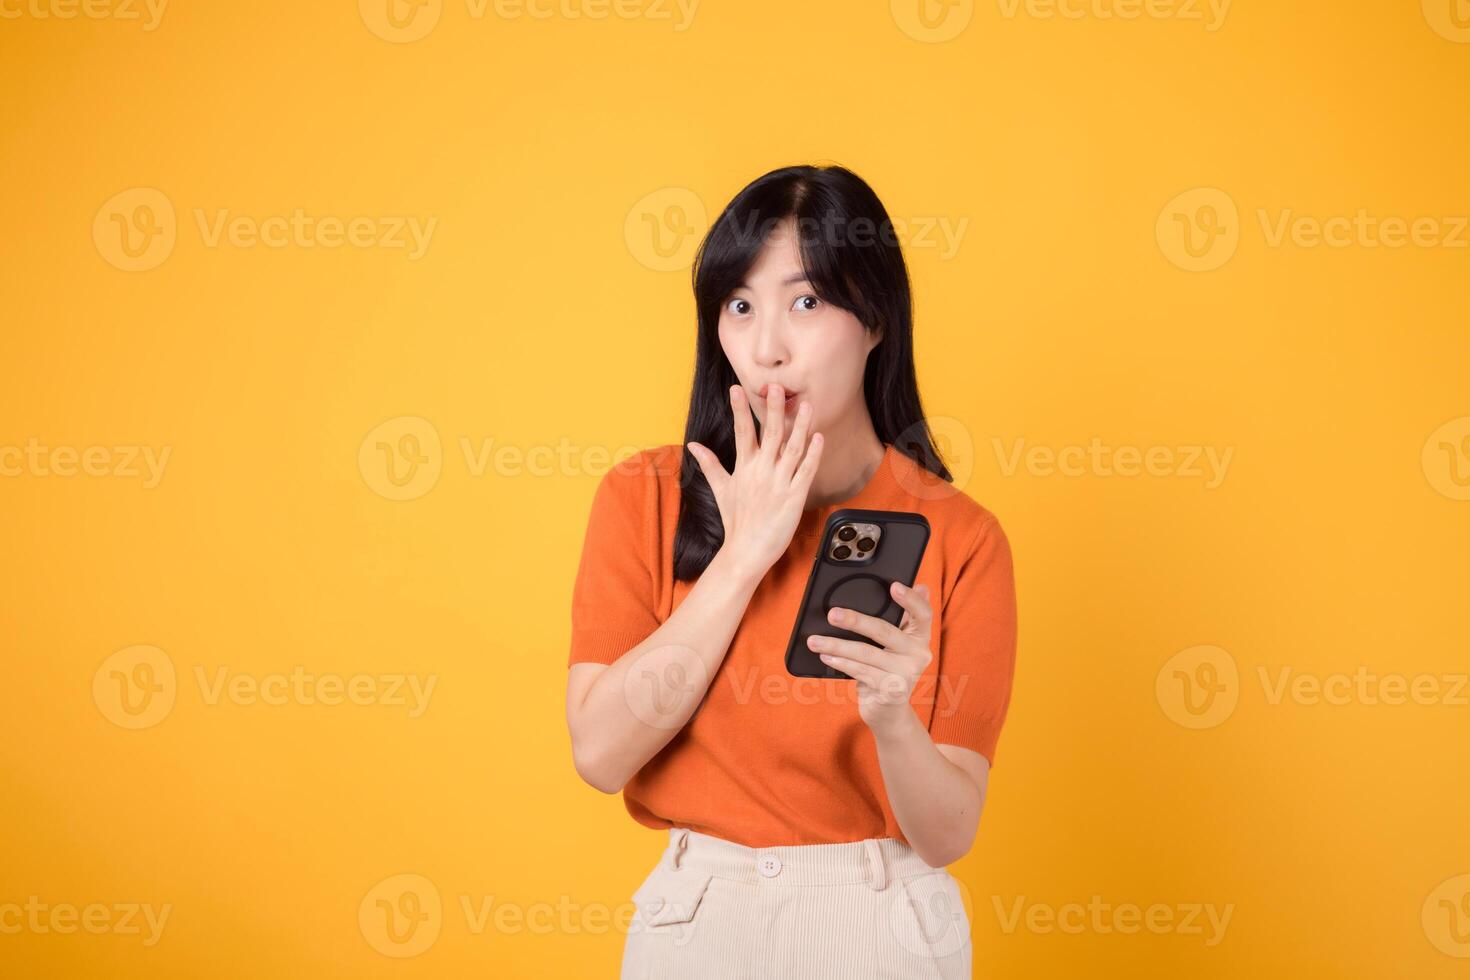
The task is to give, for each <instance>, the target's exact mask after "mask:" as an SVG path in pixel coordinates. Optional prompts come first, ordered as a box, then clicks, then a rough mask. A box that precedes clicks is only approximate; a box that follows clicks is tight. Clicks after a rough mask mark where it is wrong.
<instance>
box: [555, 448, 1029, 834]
mask: <svg viewBox="0 0 1470 980" xmlns="http://www.w3.org/2000/svg"><path fill="white" fill-rule="evenodd" d="M682 452H683V446H682V445H679V444H671V445H667V446H659V447H657V448H654V449H648V450H644V451H643V452H641V453H638V454H636V455H634V456H632V457H630V458H629V459H627V460H625V461H624V462H622V463H620V464H619V465H618V466H615V467H613V468H612V469H611V470H609V471H608V472H607V473H606V474H605V475H604V476H603V478H602V481H601V483H600V484H599V485H598V488H597V492H596V494H595V495H594V497H593V502H592V511H591V516H590V518H589V520H588V524H587V532H586V537H585V540H584V543H583V550H582V558H581V563H580V565H579V567H578V570H577V577H576V582H575V585H574V587H573V596H572V638H571V655H570V657H569V659H568V665H570V664H574V663H580V662H591V663H604V664H606V663H612V662H613V661H615V660H617V659H618V658H619V657H621V656H622V655H623V654H624V653H626V652H628V650H630V649H632V648H633V647H634V646H636V645H637V644H639V643H640V642H642V641H643V640H644V639H645V638H647V637H648V635H649V634H650V633H652V632H653V631H654V630H656V629H657V628H658V627H659V625H660V624H661V623H663V621H664V620H666V619H668V617H669V614H670V613H671V612H672V611H673V610H674V609H675V608H677V607H678V605H679V603H680V602H681V601H682V600H683V598H684V596H685V595H687V594H688V592H689V590H690V588H692V587H693V584H694V583H692V582H676V581H675V580H674V575H673V562H674V558H673V554H674V531H675V528H676V526H677V524H678V518H679V494H680V490H679V459H680V454H681V453H682ZM843 507H856V508H864V509H870V510H901V511H912V512H917V513H920V514H923V515H924V516H925V517H926V518H927V519H928V521H929V526H930V537H929V545H928V548H927V550H926V551H925V553H924V559H923V562H922V563H921V564H920V566H919V573H918V577H917V578H916V580H915V584H927V585H928V586H929V595H930V604H931V606H932V607H933V610H934V622H933V629H932V636H931V640H930V647H929V649H930V651H931V652H932V653H933V654H934V658H933V660H932V661H931V662H930V664H929V666H928V668H927V669H926V670H925V673H924V676H923V678H921V679H920V681H919V683H918V684H917V686H916V688H915V690H914V694H913V697H912V699H911V704H913V706H914V709H915V711H916V713H917V714H918V716H919V718H920V719H922V720H923V721H924V722H925V724H926V726H927V728H928V730H929V734H930V737H931V738H932V739H933V740H934V742H935V743H936V744H938V743H948V744H950V745H960V746H964V747H965V748H969V749H974V750H975V751H976V752H979V753H981V754H982V755H984V756H986V758H988V759H989V760H990V761H991V762H992V763H994V761H995V747H996V741H997V739H998V737H999V735H1000V730H1001V725H1002V723H1003V722H1004V720H1005V716H1006V709H1007V707H1008V705H1009V703H1010V695H1011V675H1012V671H1013V669H1014V665H1015V652H1016V596H1015V584H1014V576H1013V572H1012V566H1011V552H1010V544H1009V542H1008V541H1007V539H1006V535H1005V532H1003V531H1002V530H1001V527H1000V524H999V522H998V521H997V520H996V518H995V516H994V515H993V514H991V513H990V512H989V511H988V510H986V509H985V508H984V507H982V506H980V505H979V504H978V503H976V502H975V501H974V500H972V499H971V498H970V497H969V496H967V495H966V494H964V493H963V492H961V491H959V490H957V489H956V488H955V487H954V486H953V485H952V484H950V483H947V482H946V481H944V480H941V479H939V478H938V477H936V476H934V474H932V473H930V472H929V471H928V470H925V469H924V468H923V467H921V466H920V465H919V464H918V463H916V462H914V460H912V459H911V458H910V457H908V456H907V455H905V454H903V453H901V452H899V451H898V450H897V449H896V448H895V447H893V446H891V445H890V446H889V447H888V448H887V450H886V452H885V454H884V457H883V462H882V463H881V464H880V465H879V467H878V469H877V471H876V472H875V473H874V475H873V477H872V478H871V479H870V480H869V482H868V484H867V485H866V486H865V487H863V489H862V490H861V491H859V492H858V493H857V495H856V496H854V497H852V498H850V499H848V500H844V501H841V502H839V503H835V504H829V505H827V506H825V507H817V508H813V509H810V510H806V511H804V512H803V513H802V516H801V520H800V523H799V524H798V526H797V529H796V533H795V534H794V535H793V537H792V542H791V546H790V547H789V548H788V549H787V551H786V553H785V554H784V555H783V556H782V557H781V558H780V560H778V561H777V562H776V564H775V565H773V566H771V568H770V570H769V571H768V572H767V573H766V576H765V578H764V579H762V581H761V583H760V585H759V586H758V587H757V588H756V591H755V593H754V595H753V596H752V597H751V600H750V603H749V605H748V606H747V607H746V611H745V615H744V617H743V618H742V620H741V622H740V625H739V627H738V628H737V630H736V632H735V636H734V639H733V640H732V641H731V643H730V649H729V652H728V653H727V654H726V655H725V659H724V661H723V662H721V664H720V667H719V669H718V670H717V671H716V673H715V675H714V677H713V678H712V679H711V681H710V685H709V690H708V692H707V694H706V695H705V698H704V700H703V702H702V703H701V704H700V706H699V708H698V709H697V710H696V711H695V713H694V716H693V717H692V718H691V719H690V720H689V721H688V722H687V723H686V724H685V726H684V727H683V728H682V729H681V730H680V731H679V732H678V734H676V735H675V736H674V737H673V738H672V739H671V740H670V741H669V743H668V744H667V745H665V746H664V748H663V749H662V750H660V752H659V753H658V754H657V755H655V756H654V757H653V758H652V759H650V760H649V761H648V762H647V763H646V764H645V765H644V766H643V768H642V769H640V770H639V771H638V773H637V774H636V775H635V776H634V777H633V778H632V779H631V780H629V782H628V784H627V785H626V786H625V787H624V789H623V802H624V805H625V806H626V807H627V808H628V812H629V813H630V814H632V816H633V818H634V819H635V820H637V821H638V822H639V823H641V824H644V825H645V826H648V827H655V828H666V827H671V826H676V827H685V828H688V829H690V830H695V831H699V832H701V833H706V834H712V835H714V836H716V837H721V838H724V839H725V840H730V841H734V842H736V843H739V844H744V845H746V846H748V847H775V846H780V845H787V844H832V843H843V842H847V841H855V840H862V839H864V838H867V837H896V838H898V839H900V840H903V839H904V838H903V833H902V831H901V830H900V829H899V826H898V821H897V820H896V819H895V818H894V816H893V811H892V809H891V808H890V807H889V804H888V798H887V794H886V793H885V792H884V788H883V777H882V772H881V771H880V769H879V767H878V751H877V746H876V744H875V742H874V740H873V735H872V733H871V732H870V731H869V730H868V727H867V725H865V724H864V723H863V720H862V718H861V717H860V716H859V714H858V706H857V683H856V682H855V681H851V680H833V679H828V678H816V677H793V676H791V675H790V674H788V673H787V671H786V660H785V658H786V647H787V644H788V643H789V642H790V640H791V631H792V628H793V627H794V625H795V622H796V613H797V609H798V608H799V607H800V605H801V598H802V593H803V591H804V590H805V588H806V581H807V577H808V576H809V575H810V573H811V567H812V561H813V559H814V558H815V557H816V552H817V547H818V544H819V542H820V538H821V533H822V529H823V527H824V526H825V525H826V522H827V518H828V517H829V516H830V515H831V514H832V513H833V512H834V511H836V510H839V509H841V508H843Z"/></svg>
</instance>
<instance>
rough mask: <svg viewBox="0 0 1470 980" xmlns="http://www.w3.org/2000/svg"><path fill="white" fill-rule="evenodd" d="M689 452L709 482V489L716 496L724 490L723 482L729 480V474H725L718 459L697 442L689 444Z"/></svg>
mask: <svg viewBox="0 0 1470 980" xmlns="http://www.w3.org/2000/svg"><path fill="white" fill-rule="evenodd" d="M689 452H690V453H691V454H692V455H693V456H694V461H695V462H696V463H698V464H699V469H700V472H702V473H703V474H704V478H705V479H706V480H708V481H709V486H710V489H711V490H713V491H714V492H715V494H716V495H717V496H718V495H719V494H722V493H723V492H724V489H725V481H726V480H729V479H730V474H729V473H726V472H725V467H724V466H722V465H720V458H719V457H718V456H716V455H715V454H714V453H713V452H711V451H710V450H709V449H707V448H706V447H705V446H703V445H701V444H700V443H697V442H691V443H689Z"/></svg>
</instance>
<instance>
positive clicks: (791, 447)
mask: <svg viewBox="0 0 1470 980" xmlns="http://www.w3.org/2000/svg"><path fill="white" fill-rule="evenodd" d="M811 427H812V403H811V402H809V401H806V400H805V399H803V400H802V403H801V407H799V408H798V409H797V410H796V421H795V422H793V423H792V425H791V438H789V439H787V440H786V445H785V447H784V448H782V450H781V458H780V459H779V460H778V461H777V462H776V468H777V469H778V470H780V471H781V472H782V473H783V474H785V475H786V476H787V477H788V478H789V477H790V475H791V473H792V471H793V470H795V469H796V464H797V463H798V462H799V461H800V459H801V452H802V450H803V449H805V448H806V434H807V430H809V429H810V428H811Z"/></svg>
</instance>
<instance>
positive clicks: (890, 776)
mask: <svg viewBox="0 0 1470 980" xmlns="http://www.w3.org/2000/svg"><path fill="white" fill-rule="evenodd" d="M873 734H874V738H875V740H876V742H877V745H878V765H879V768H880V769H881V770H882V773H883V786H884V789H885V790H886V791H887V794H888V804H889V806H890V807H892V808H893V815H894V817H895V818H896V819H897V820H898V825H899V828H900V829H902V830H903V835H904V837H905V838H906V839H907V840H908V842H909V845H910V846H912V847H913V849H914V850H915V851H916V852H917V853H918V855H919V857H921V858H923V859H924V862H925V863H926V864H928V865H929V866H930V867H935V868H939V867H943V866H945V865H947V864H950V863H952V862H954V861H957V860H959V859H960V858H962V857H964V856H965V854H967V853H968V852H969V850H970V846H971V845H972V844H973V843H974V841H975V832H976V830H977V829H978V828H979V825H980V809H981V807H982V806H983V805H984V803H985V797H984V794H983V793H982V792H981V789H980V787H979V786H978V785H977V784H976V782H975V780H974V779H973V778H972V777H971V776H970V774H969V773H967V772H965V771H964V770H963V769H961V768H960V767H959V766H957V765H955V764H954V763H952V762H950V761H949V760H948V759H946V758H945V757H944V755H943V753H941V752H940V751H939V749H938V748H937V747H936V746H935V745H934V741H933V739H931V738H930V737H929V732H928V731H927V730H926V729H925V727H924V723H923V722H922V721H920V720H919V717H918V715H916V714H914V711H913V708H912V707H907V708H906V709H905V710H904V711H903V712H901V713H900V714H899V715H898V720H897V721H896V722H894V723H893V724H892V725H891V726H890V727H888V728H885V729H883V730H881V731H875V732H874V733H873Z"/></svg>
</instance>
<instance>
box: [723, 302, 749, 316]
mask: <svg viewBox="0 0 1470 980" xmlns="http://www.w3.org/2000/svg"><path fill="white" fill-rule="evenodd" d="M725 309H727V310H729V311H730V312H731V313H734V314H735V315H736V316H745V314H747V313H749V312H750V301H749V300H746V299H739V298H736V299H732V300H730V301H729V302H728V303H726V304H725Z"/></svg>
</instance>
